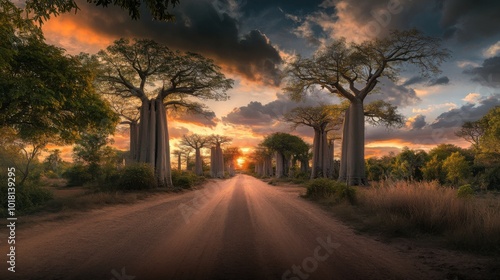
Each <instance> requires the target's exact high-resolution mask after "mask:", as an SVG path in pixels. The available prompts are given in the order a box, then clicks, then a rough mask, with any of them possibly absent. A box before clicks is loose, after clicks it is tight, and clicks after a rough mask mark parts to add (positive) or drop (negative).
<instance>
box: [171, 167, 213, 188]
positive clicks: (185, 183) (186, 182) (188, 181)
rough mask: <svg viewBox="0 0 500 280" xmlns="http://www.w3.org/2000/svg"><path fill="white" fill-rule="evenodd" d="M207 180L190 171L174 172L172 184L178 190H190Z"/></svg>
mask: <svg viewBox="0 0 500 280" xmlns="http://www.w3.org/2000/svg"><path fill="white" fill-rule="evenodd" d="M204 179H205V178H204V177H201V176H197V175H196V174H194V173H192V172H189V171H179V170H172V183H173V184H174V187H176V188H182V189H189V188H191V187H194V186H195V185H197V184H199V183H201V182H202V181H203V180H204Z"/></svg>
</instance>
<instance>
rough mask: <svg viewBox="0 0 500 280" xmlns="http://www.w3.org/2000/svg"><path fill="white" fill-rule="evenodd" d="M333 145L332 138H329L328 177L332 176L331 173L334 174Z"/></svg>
mask: <svg viewBox="0 0 500 280" xmlns="http://www.w3.org/2000/svg"><path fill="white" fill-rule="evenodd" d="M334 145H335V141H334V140H333V139H330V140H329V141H328V173H327V175H328V178H333V175H334V174H335V163H334V161H333V158H334V154H333V153H334V152H335V150H334Z"/></svg>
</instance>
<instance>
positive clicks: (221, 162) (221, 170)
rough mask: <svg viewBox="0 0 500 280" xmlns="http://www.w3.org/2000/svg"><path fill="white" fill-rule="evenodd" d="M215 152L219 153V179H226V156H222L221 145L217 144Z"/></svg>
mask: <svg viewBox="0 0 500 280" xmlns="http://www.w3.org/2000/svg"><path fill="white" fill-rule="evenodd" d="M215 150H216V151H217V165H218V170H217V177H218V178H224V155H223V154H222V149H221V147H220V144H217V146H216V147H215Z"/></svg>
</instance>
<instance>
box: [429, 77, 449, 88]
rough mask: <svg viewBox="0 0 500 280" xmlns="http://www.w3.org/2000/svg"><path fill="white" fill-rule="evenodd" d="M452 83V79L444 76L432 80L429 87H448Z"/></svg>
mask: <svg viewBox="0 0 500 280" xmlns="http://www.w3.org/2000/svg"><path fill="white" fill-rule="evenodd" d="M449 83H450V78H448V77H446V76H443V77H439V78H437V79H431V80H430V81H429V82H428V83H427V85H428V86H430V87H432V86H438V85H447V84H449Z"/></svg>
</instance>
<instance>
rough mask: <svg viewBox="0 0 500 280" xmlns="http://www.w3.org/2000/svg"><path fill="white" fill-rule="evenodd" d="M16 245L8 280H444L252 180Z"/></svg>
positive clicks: (33, 233)
mask: <svg viewBox="0 0 500 280" xmlns="http://www.w3.org/2000/svg"><path fill="white" fill-rule="evenodd" d="M2 239H3V238H2ZM16 239H17V248H16V257H17V263H16V273H11V272H8V271H7V269H6V264H5V263H4V264H2V271H0V278H1V279H82V280H83V279H85V280H98V279H106V280H110V279H115V280H123V279H127V280H132V279H135V280H149V279H176V280H179V279H291V280H300V279H444V278H443V275H442V274H436V273H437V272H435V271H431V270H429V269H428V267H426V266H424V265H422V264H418V263H414V262H413V261H412V260H410V259H409V258H408V256H407V255H405V254H403V253H401V252H400V251H399V250H397V249H396V248H394V247H392V246H389V245H386V244H383V243H380V242H378V241H375V240H372V239H370V238H369V237H364V236H359V235H356V234H355V233H354V232H353V230H352V229H350V228H349V227H347V226H345V225H343V224H342V223H340V222H339V221H338V220H336V219H334V218H332V216H331V215H329V214H328V213H327V212H325V211H324V210H322V209H321V208H320V207H318V206H317V205H315V204H313V203H311V202H309V201H306V200H304V199H302V198H300V197H299V196H298V191H297V188H294V187H274V186H270V185H267V184H266V183H264V182H262V181H260V180H257V179H255V178H253V177H250V176H246V175H237V176H236V177H234V178H232V179H229V180H213V181H210V182H209V183H208V184H207V185H206V186H205V187H204V188H203V189H201V190H196V191H191V192H186V193H182V194H175V195H165V196H161V197H155V198H153V199H148V200H146V201H144V202H140V203H137V204H134V205H121V206H114V207H108V208H105V209H101V210H95V211H92V212H87V213H83V214H80V215H77V216H76V217H72V218H69V219H64V220H56V221H49V222H44V223H40V224H35V225H34V224H29V225H21V226H20V227H19V228H18V229H17V237H16ZM1 245H2V254H3V252H6V250H7V248H6V245H5V242H3V241H2V243H1ZM3 255H4V254H3ZM3 259H4V258H3Z"/></svg>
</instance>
